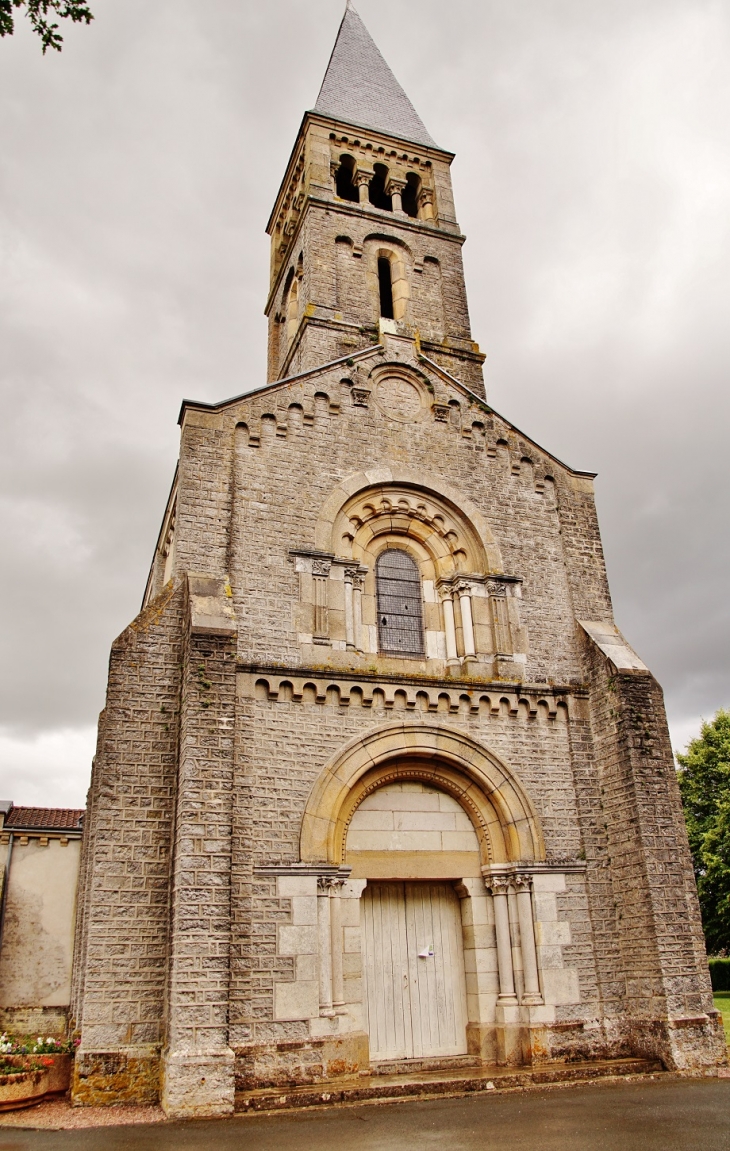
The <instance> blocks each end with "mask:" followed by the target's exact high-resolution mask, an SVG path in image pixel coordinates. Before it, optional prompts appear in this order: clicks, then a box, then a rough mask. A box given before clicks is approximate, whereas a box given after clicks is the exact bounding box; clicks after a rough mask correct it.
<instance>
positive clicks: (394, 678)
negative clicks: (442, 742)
mask: <svg viewBox="0 0 730 1151" xmlns="http://www.w3.org/2000/svg"><path fill="white" fill-rule="evenodd" d="M312 554H314V553H312ZM317 554H319V553H317ZM348 562H351V561H348ZM236 671H237V672H239V673H248V674H249V675H261V676H272V677H273V676H275V677H276V678H277V679H292V678H293V677H295V678H296V679H320V680H327V681H329V682H332V683H335V682H336V681H337V680H344V681H345V682H347V683H353V684H356V683H361V682H365V681H367V682H368V683H370V684H372V685H373V686H374V687H377V686H378V684H394V685H398V686H401V685H404V686H405V685H408V684H410V685H412V686H414V687H420V686H423V687H430V688H434V687H439V688H443V689H444V690H445V691H446V690H455V689H462V690H466V691H479V692H489V691H491V692H492V693H496V692H502V693H503V694H512V695H519V696H539V697H542V696H548V695H550V696H558V697H559V696H573V697H574V698H576V699H586V698H587V697H588V690H589V689H588V685H587V684H583V683H580V684H575V683H574V684H549V683H520V682H519V681H518V680H502V679H476V678H470V679H468V678H463V679H457V678H456V677H454V678H451V677H449V678H448V679H443V678H441V677H439V678H437V677H436V676H431V675H407V674H405V673H404V674H400V673H398V672H385V673H380V672H371V671H368V670H367V669H363V670H362V671H358V670H354V669H353V670H349V669H347V668H338V667H290V666H277V665H276V664H257V663H246V662H244V661H239V662H238V663H237V664H236Z"/></svg>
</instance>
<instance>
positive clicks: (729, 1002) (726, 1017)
mask: <svg viewBox="0 0 730 1151" xmlns="http://www.w3.org/2000/svg"><path fill="white" fill-rule="evenodd" d="M714 999H715V1007H716V1008H717V1010H718V1011H721V1012H722V1022H723V1026H724V1028H725V1039H726V1040H727V1042H728V1045H729V1046H730V991H716V992H715V995H714Z"/></svg>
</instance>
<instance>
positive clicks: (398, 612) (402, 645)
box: [375, 548, 423, 655]
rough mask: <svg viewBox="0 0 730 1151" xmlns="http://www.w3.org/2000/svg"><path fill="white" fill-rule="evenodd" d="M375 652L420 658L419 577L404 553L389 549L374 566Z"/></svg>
mask: <svg viewBox="0 0 730 1151" xmlns="http://www.w3.org/2000/svg"><path fill="white" fill-rule="evenodd" d="M375 577H376V583H377V589H378V639H379V644H378V646H379V648H380V650H381V651H382V652H386V653H387V654H389V655H423V610H422V607H421V575H420V572H419V570H418V565H417V564H416V562H415V560H413V559H411V557H410V556H409V555H408V552H404V551H402V550H401V549H400V548H392V549H389V550H388V551H385V552H382V553H381V554H380V555H379V556H378V559H377V562H376V564H375Z"/></svg>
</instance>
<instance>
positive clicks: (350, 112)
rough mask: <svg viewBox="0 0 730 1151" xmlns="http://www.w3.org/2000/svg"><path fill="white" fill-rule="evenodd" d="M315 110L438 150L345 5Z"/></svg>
mask: <svg viewBox="0 0 730 1151" xmlns="http://www.w3.org/2000/svg"><path fill="white" fill-rule="evenodd" d="M314 111H315V112H319V113H321V115H323V116H331V117H332V119H334V120H344V121H345V122H346V123H348V124H357V125H359V126H360V127H362V128H374V129H375V130H377V131H381V132H386V133H387V134H388V135H389V136H397V137H400V138H402V139H404V140H410V141H412V142H413V143H416V144H427V145H429V146H430V147H433V148H436V147H438V145H437V144H436V143H435V141H434V140H432V138H431V136H430V135H429V134H428V132H427V131H426V129H425V127H424V125H423V122H422V121H421V118H420V116H419V115H418V113H417V112H416V109H415V108H414V107H413V105H412V104H411V102H410V100H409V99H408V97H407V96H406V94H405V92H404V91H403V89H402V88H401V86H400V84H399V83H398V81H397V80H396V78H395V76H394V75H393V73H392V72H391V70H390V68H389V67H388V65H387V64H386V62H385V60H384V59H383V57H382V56H381V55H380V52H379V51H378V49H377V47H376V45H375V43H374V42H373V39H372V37H371V35H370V33H369V32H368V30H367V28H366V27H365V25H364V24H363V22H362V20H361V19H360V17H359V16H358V14H357V12H356V11H355V9H354V8H353V7H351V5H350V4H348V6H347V8H346V9H345V15H344V16H343V17H342V23H341V24H340V30H339V32H338V33H337V39H336V40H335V46H334V48H333V49H332V55H331V56H330V62H329V64H328V65H327V71H326V72H325V76H324V80H323V81H322V87H321V88H320V91H319V96H318V97H317V103H316V104H315V106H314Z"/></svg>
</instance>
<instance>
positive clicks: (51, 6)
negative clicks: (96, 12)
mask: <svg viewBox="0 0 730 1151" xmlns="http://www.w3.org/2000/svg"><path fill="white" fill-rule="evenodd" d="M14 8H25V9H26V13H25V14H26V16H27V17H28V19H29V20H30V23H31V27H32V29H33V31H34V32H37V33H38V35H39V36H40V38H41V43H42V44H43V54H44V55H45V53H46V50H47V49H48V48H54V49H55V50H56V52H60V51H61V45H62V44H63V37H62V36H61V34H60V32H59V31H58V24H54V23H52V20H53V17H54V16H58V17H59V18H60V19H61V20H67V19H68V20H71V21H72V22H73V23H74V24H82V23H83V24H90V23H91V21H92V20H93V19H94V17H93V14H92V12H91V10H90V9H89V7H88V5H87V4H86V3H84V0H0V36H12V34H13V32H14V31H15V20H14V18H13V9H14Z"/></svg>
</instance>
